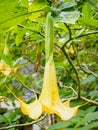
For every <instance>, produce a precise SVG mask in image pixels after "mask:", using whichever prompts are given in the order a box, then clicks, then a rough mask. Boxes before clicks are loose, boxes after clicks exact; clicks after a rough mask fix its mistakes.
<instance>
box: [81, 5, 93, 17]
mask: <svg viewBox="0 0 98 130" xmlns="http://www.w3.org/2000/svg"><path fill="white" fill-rule="evenodd" d="M82 13H83V17H85V18H91V16H92V10H91V6H90V4H88V3H86V4H85V5H84V6H83V9H82Z"/></svg>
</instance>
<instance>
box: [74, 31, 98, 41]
mask: <svg viewBox="0 0 98 130" xmlns="http://www.w3.org/2000/svg"><path fill="white" fill-rule="evenodd" d="M97 33H98V30H96V31H93V32H88V33H85V34H81V35H79V36H77V37H76V39H77V38H80V37H84V36H88V35H92V34H97Z"/></svg>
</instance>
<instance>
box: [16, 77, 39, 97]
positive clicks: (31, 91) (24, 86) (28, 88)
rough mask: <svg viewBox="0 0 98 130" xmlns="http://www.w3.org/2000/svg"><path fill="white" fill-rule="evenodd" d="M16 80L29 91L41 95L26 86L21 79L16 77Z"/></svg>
mask: <svg viewBox="0 0 98 130" xmlns="http://www.w3.org/2000/svg"><path fill="white" fill-rule="evenodd" d="M16 80H17V81H19V82H20V83H21V84H22V85H23V86H24V87H25V88H26V89H28V90H29V91H31V92H33V93H35V94H37V95H39V94H40V93H39V92H36V91H35V90H33V89H31V88H29V87H28V86H27V85H26V84H24V83H23V82H22V81H21V80H20V79H19V78H17V77H16Z"/></svg>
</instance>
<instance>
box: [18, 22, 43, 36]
mask: <svg viewBox="0 0 98 130" xmlns="http://www.w3.org/2000/svg"><path fill="white" fill-rule="evenodd" d="M18 27H20V28H26V29H27V30H29V31H32V32H34V33H37V34H39V35H40V36H42V37H43V38H44V37H45V36H44V35H43V34H42V33H40V32H38V31H34V30H32V29H30V28H28V27H26V26H23V25H21V24H18Z"/></svg>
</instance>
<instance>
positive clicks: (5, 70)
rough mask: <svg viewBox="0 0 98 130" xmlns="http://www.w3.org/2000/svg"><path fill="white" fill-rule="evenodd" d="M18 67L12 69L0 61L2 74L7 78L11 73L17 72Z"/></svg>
mask: <svg viewBox="0 0 98 130" xmlns="http://www.w3.org/2000/svg"><path fill="white" fill-rule="evenodd" d="M16 71H17V67H15V68H11V67H10V66H9V65H7V64H5V63H4V62H3V61H2V60H1V61H0V72H1V73H3V74H4V75H5V76H8V75H9V74H10V73H11V72H16Z"/></svg>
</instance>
